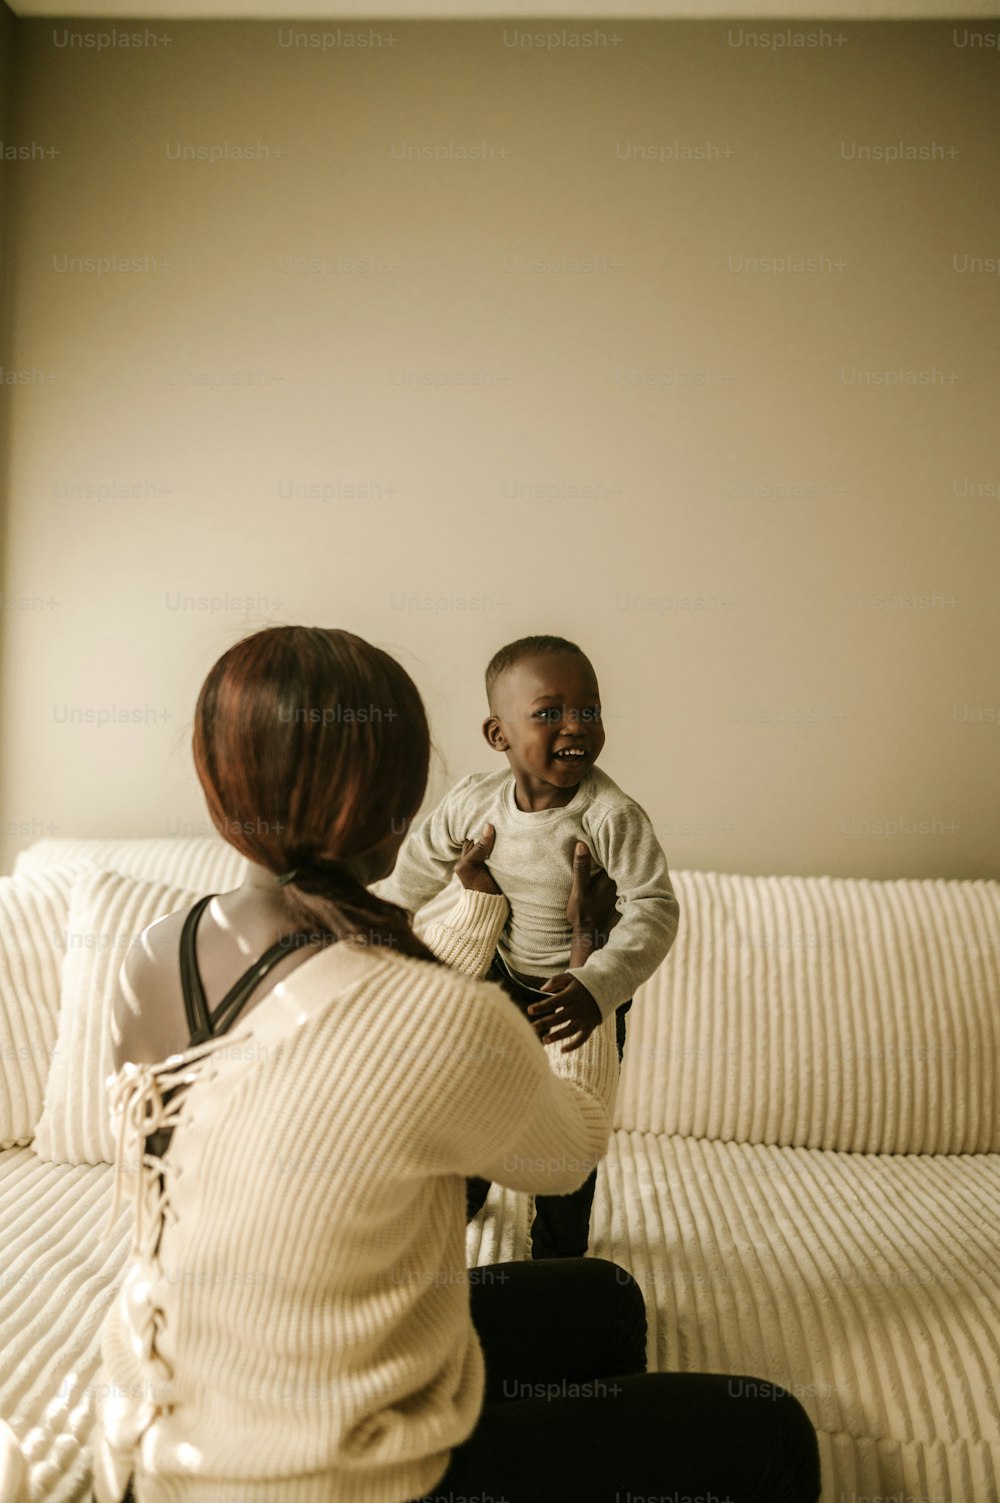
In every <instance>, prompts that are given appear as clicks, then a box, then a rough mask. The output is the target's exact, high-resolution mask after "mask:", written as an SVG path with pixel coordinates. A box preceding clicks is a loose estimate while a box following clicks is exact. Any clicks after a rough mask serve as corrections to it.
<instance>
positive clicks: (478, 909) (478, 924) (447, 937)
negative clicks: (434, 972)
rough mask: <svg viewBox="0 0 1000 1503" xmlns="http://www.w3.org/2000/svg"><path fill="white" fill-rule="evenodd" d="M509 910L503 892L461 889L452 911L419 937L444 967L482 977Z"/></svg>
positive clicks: (429, 925)
mask: <svg viewBox="0 0 1000 1503" xmlns="http://www.w3.org/2000/svg"><path fill="white" fill-rule="evenodd" d="M509 911H510V909H509V905H508V903H507V899H506V898H505V897H504V895H503V893H502V892H474V891H473V890H472V889H471V888H468V887H463V888H462V890H461V892H460V894H459V896H458V899H457V900H456V902H455V906H454V908H452V909H451V911H450V912H449V913H448V914H447V915H446V917H445V918H444V919H443V920H441V921H439V922H438V923H434V924H428V925H427V927H426V929H424V930H423V931H422V933H421V936H420V937H421V938H422V939H423V941H424V943H425V944H426V945H427V946H428V948H429V949H431V950H433V951H434V954H435V955H436V956H437V957H438V959H439V960H443V961H444V962H445V964H446V965H450V966H453V967H454V968H455V969H456V970H459V971H464V973H465V974H466V975H467V976H484V975H485V974H486V972H487V971H488V970H489V968H490V962H491V961H492V959H493V954H494V951H495V950H496V945H497V940H498V939H499V938H500V933H501V930H502V929H503V926H504V924H505V923H506V922H507V914H508V912H509Z"/></svg>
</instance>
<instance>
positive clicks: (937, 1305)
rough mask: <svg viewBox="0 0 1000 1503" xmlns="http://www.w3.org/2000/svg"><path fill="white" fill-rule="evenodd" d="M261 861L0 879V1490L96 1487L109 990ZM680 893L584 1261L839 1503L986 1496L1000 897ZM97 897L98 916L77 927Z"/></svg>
mask: <svg viewBox="0 0 1000 1503" xmlns="http://www.w3.org/2000/svg"><path fill="white" fill-rule="evenodd" d="M241 871H242V862H241V859H240V858H239V856H238V855H237V854H236V853H235V852H234V851H233V850H232V849H231V848H230V847H228V846H227V845H225V844H224V843H223V842H221V841H218V840H215V839H203V838H186V839H149V840H110V841H109V840H96V839H94V840H78V841H72V840H63V839H58V840H53V839H47V840H41V841H38V842H36V844H34V845H33V846H31V847H29V848H28V849H27V850H25V851H24V852H22V853H21V855H20V856H19V858H18V860H17V863H16V866H15V870H14V873H13V875H12V876H11V877H8V878H2V879H0V889H2V891H0V952H2V953H0V1144H2V1145H3V1148H2V1152H0V1419H2V1420H3V1421H6V1424H7V1426H8V1427H9V1428H8V1430H7V1431H6V1434H7V1441H8V1449H7V1454H6V1459H5V1460H4V1462H3V1463H2V1464H0V1477H5V1478H6V1479H7V1481H6V1484H4V1483H3V1482H2V1481H0V1498H2V1497H3V1487H4V1485H6V1487H7V1490H8V1494H9V1497H10V1498H14V1497H17V1498H19V1499H21V1500H31V1503H42V1500H46V1503H73V1500H78V1499H84V1498H86V1497H87V1496H88V1478H89V1466H90V1451H89V1442H90V1436H91V1431H92V1427H93V1422H94V1400H95V1394H96V1392H97V1386H98V1384H99V1383H100V1373H99V1363H98V1339H99V1328H100V1324H101V1320H102V1317H103V1315H104V1312H105V1310H106V1309H107V1307H108V1304H109V1301H110V1299H111V1297H112V1293H113V1291H114V1288H115V1285H116V1281H117V1280H118V1278H119V1276H120V1274H121V1271H122V1268H123V1265H124V1261H125V1258H126V1255H127V1247H128V1238H129V1226H130V1215H131V1212H130V1209H129V1207H127V1206H126V1207H125V1208H124V1209H123V1210H122V1212H121V1213H120V1214H119V1216H118V1218H117V1220H116V1221H115V1222H114V1223H113V1224H112V1225H111V1227H110V1232H109V1235H107V1236H105V1237H104V1238H103V1239H102V1237H101V1233H102V1230H104V1228H105V1226H106V1223H107V1221H108V1212H109V1206H110V1200H111V1188H112V1186H111V1182H112V1168H111V1164H110V1162H108V1161H107V1160H108V1159H110V1158H111V1157H112V1156H113V1145H112V1147H111V1148H110V1149H109V1148H108V1146H107V1145H108V1139H107V1136H106V1128H105V1124H104V1123H103V1122H101V1121H99V1120H97V1119H96V1118H94V1116H93V1112H92V1111H91V1115H90V1117H88V1116H87V1111H88V1110H90V1109H89V1108H85V1106H84V1105H83V1104H81V1102H80V1101H79V1100H77V1097H76V1095H75V1094H74V1093H77V1092H79V1091H80V1090H81V1089H82V1087H81V1084H80V1083H81V1081H84V1080H85V1079H91V1080H92V1079H93V1078H94V1077H95V1072H99V1071H100V1070H101V1069H103V1068H104V1065H105V1064H106V1057H105V1055H103V1054H102V1053H101V1050H102V1049H103V1048H104V1047H105V1046H104V1044H102V1043H101V1041H100V1040H99V1039H98V1038H97V1035H98V1034H99V1033H100V1031H101V1028H102V1027H103V1023H100V1024H99V1023H98V1022H97V1021H95V1020H96V1019H99V1018H102V1017H104V1016H105V1014H106V1007H107V998H106V996H104V997H103V1000H102V997H101V996H98V995H97V994H98V993H105V992H106V991H107V986H108V978H109V977H110V976H112V975H113V973H114V971H116V969H117V965H118V964H119V963H120V947H121V945H122V943H123V942H124V940H125V939H130V938H131V936H132V934H134V933H135V932H137V928H136V926H139V927H141V926H142V924H144V923H146V922H148V921H149V911H150V904H153V905H155V904H156V903H157V902H161V903H164V902H169V901H172V905H173V906H179V904H180V901H181V900H182V899H184V897H185V894H188V893H192V892H193V893H202V892H208V891H220V890H225V889H226V888H227V887H230V886H234V885H235V884H236V883H237V882H238V881H239V880H240V874H241ZM108 873H122V874H125V875H124V876H122V877H112V876H109V875H107V874H108ZM673 879H674V883H675V888H676V891H677V895H678V899H679V902H680V905H681V911H682V918H681V931H680V934H679V936H678V939H677V942H676V944H675V946H674V949H673V951H672V952H671V954H670V955H669V956H668V957H667V960H666V961H665V962H664V964H663V966H662V967H661V968H660V970H659V971H658V972H657V974H656V975H655V976H654V977H653V978H652V979H651V980H650V981H649V982H648V983H647V984H646V985H645V986H644V987H643V988H642V989H641V990H640V992H639V993H638V994H637V997H636V1001H635V1006H634V1007H633V1009H632V1011H631V1013H630V1015H629V1036H628V1042H627V1044H626V1049H625V1060H624V1065H623V1070H622V1077H621V1082H620V1088H619V1094H618V1102H617V1106H616V1116H615V1123H614V1132H613V1135H612V1139H611V1144H610V1147H609V1150H608V1153H607V1156H606V1158H605V1159H604V1160H603V1162H602V1164H601V1168H600V1171H599V1176H598V1185H597V1191H596V1195H595V1200H594V1211H593V1222H592V1239H591V1249H590V1250H591V1252H592V1253H593V1254H594V1255H597V1256H601V1257H607V1258H613V1259H614V1260H616V1261H617V1262H618V1263H620V1264H622V1265H624V1266H625V1267H626V1268H628V1269H630V1270H631V1271H632V1273H633V1274H634V1275H635V1277H636V1278H637V1279H638V1281H639V1283H640V1285H641V1286H642V1289H643V1291H644V1293H645V1296H646V1301H647V1306H648V1310H649V1364H650V1366H651V1367H652V1368H657V1369H666V1368H670V1369H677V1370H705V1371H716V1372H729V1373H734V1374H736V1373H739V1374H748V1373H749V1374H754V1375H756V1377H758V1378H759V1380H760V1381H761V1383H763V1384H765V1385H768V1386H767V1387H766V1388H765V1389H764V1390H763V1391H764V1392H765V1393H767V1392H777V1391H779V1390H781V1389H787V1390H790V1391H791V1392H792V1393H793V1394H795V1395H796V1397H798V1398H799V1399H800V1401H801V1402H802V1404H803V1405H804V1406H805V1408H806V1410H807V1411H808V1413H809V1415H810V1417H811V1418H812V1420H813V1423H814V1424H815V1426H816V1429H817V1432H818V1434H819V1441H820V1450H821V1456H822V1463H823V1470H824V1479H825V1483H824V1492H823V1500H824V1503H872V1500H881V1503H889V1500H891V1503H908V1500H920V1503H990V1500H994V1503H995V1500H998V1499H1000V1271H998V1256H997V1254H998V1250H1000V1080H998V1074H1000V1064H998V1059H1000V1050H998V1044H1000V883H998V882H989V881H944V880H924V881H918V880H896V881H872V880H867V879H861V878H856V879H855V878H851V879H848V878H831V877H822V876H817V877H790V876H766V877H754V876H737V875H727V874H723V873H714V872H700V871H678V872H675V873H674V874H673ZM102 883H103V884H104V885H103V886H102V885H101V884H102ZM95 884H96V886H95ZM157 884H158V885H157ZM94 891H99V892H101V893H103V894H104V895H105V899H106V909H105V910H102V912H103V913H104V915H105V916H104V917H103V918H100V919H99V920H94V919H86V918H84V919H83V920H81V918H80V914H79V913H78V912H77V908H76V907H75V906H74V905H75V904H78V899H79V895H80V894H81V893H83V892H91V893H93V892H94ZM109 894H110V895H111V896H110V897H109V896H108V895H109ZM136 894H138V895H139V896H138V897H137V896H136ZM451 897H452V894H451V893H446V894H443V895H442V896H441V898H439V899H436V900H435V906H437V905H440V907H441V908H444V907H445V906H447V903H448V902H450V900H451ZM112 898H113V899H114V901H113V903H112V902H111V899H112ZM140 899H141V901H140ZM108 904H111V907H110V908H109V907H108V906H107V905H108ZM144 905H145V906H144ZM111 908H113V910H114V911H113V912H112V911H111ZM160 911H168V910H167V909H165V908H164V909H161V910H160ZM74 914H76V917H75V918H74ZM88 925H89V927H88ZM102 925H104V926H105V927H104V928H102V927H101V926H102ZM112 931H113V933H112ZM112 937H113V939H114V943H115V945H116V946H117V947H118V948H117V951H116V952H115V953H114V955H113V958H112V957H111V956H110V955H108V956H106V959H105V961H104V962H100V961H99V960H95V959H94V957H95V955H96V956H97V957H100V955H101V954H102V952H103V948H109V947H110V944H111V938H112ZM105 941H107V942H108V946H107V947H105V946H104V942H105ZM88 946H89V950H88ZM98 964H103V965H104V969H103V971H102V972H101V975H100V979H98V973H97V972H96V971H95V970H94V966H95V965H98ZM88 967H89V970H88ZM74 988H75V992H74V1000H72V1003H71V1000H70V998H69V996H68V992H69V991H72V990H73V989H74ZM88 988H89V991H88ZM81 989H82V992H83V993H84V1003H85V1004H86V1006H91V1004H93V1010H92V1011H91V1012H89V1013H87V1012H84V1013H79V1015H78V1016H76V1018H75V1021H74V1022H73V1024H72V1027H70V1026H69V1023H68V1022H67V1011H68V1009H69V1008H70V1006H71V1005H72V1006H73V1007H76V1008H77V1009H79V1005H80V999H79V997H78V996H76V993H79V992H80V991H81ZM101 1008H104V1009H105V1013H102V1012H101ZM81 1017H83V1018H84V1022H83V1023H81V1022H80V1018H81ZM73 1029H76V1032H75V1033H74V1031H73ZM81 1029H82V1030H83V1031H82V1032H81ZM97 1078H98V1079H99V1078H100V1077H99V1073H98V1076H97ZM57 1097H58V1100H57V1099H56V1098H57ZM43 1107H44V1110H42V1108H43ZM4 1121H6V1127H4V1126H3V1123H4ZM5 1132H6V1137H4V1133H5ZM102 1155H103V1157H102ZM529 1209H530V1208H529V1205H528V1201H527V1197H525V1196H524V1195H521V1194H517V1193H514V1192H510V1191H506V1190H504V1189H502V1188H501V1187H498V1186H494V1187H493V1189H492V1191H491V1194H490V1199H489V1200H488V1202H487V1204H486V1206H485V1207H484V1209H483V1210H482V1211H481V1212H480V1215H479V1216H478V1218H477V1219H476V1221H475V1222H474V1223H473V1224H472V1225H471V1226H470V1227H469V1231H468V1257H469V1262H470V1265H472V1264H476V1263H484V1262H491V1261H496V1260H500V1259H506V1258H512V1257H523V1256H525V1254H526V1250H527V1246H528V1242H527V1238H528V1225H529ZM11 1437H14V1438H15V1439H16V1442H17V1454H16V1455H15V1454H14V1448H13V1444H12V1440H11ZM18 1469H20V1471H21V1474H22V1481H21V1482H20V1483H19V1484H15V1482H14V1481H13V1478H14V1477H15V1475H16V1473H17V1471H18ZM661 1480H662V1482H663V1483H664V1485H665V1486H666V1484H667V1483H668V1482H669V1479H666V1478H665V1479H661ZM3 1503H7V1499H3Z"/></svg>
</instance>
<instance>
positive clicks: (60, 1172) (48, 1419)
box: [0, 1148, 132, 1503]
mask: <svg viewBox="0 0 1000 1503" xmlns="http://www.w3.org/2000/svg"><path fill="white" fill-rule="evenodd" d="M112 1178H113V1171H112V1169H111V1168H110V1167H109V1166H108V1165H107V1164H103V1165H101V1166H99V1167H96V1168H95V1167H90V1166H83V1167H75V1166H73V1165H69V1164H46V1163H43V1162H42V1160H41V1159H39V1158H38V1156H37V1155H36V1154H35V1153H34V1152H33V1151H32V1150H31V1149H30V1148H13V1149H10V1150H9V1151H8V1152H6V1153H0V1248H2V1254H0V1415H2V1416H3V1418H4V1419H5V1420H6V1421H7V1423H8V1424H9V1425H10V1427H11V1429H12V1430H13V1431H14V1434H15V1435H16V1436H17V1437H18V1439H19V1441H20V1442H21V1449H22V1450H23V1452H24V1455H25V1460H26V1463H27V1472H28V1482H29V1490H28V1494H27V1503H83V1500H84V1499H87V1500H88V1503H89V1496H90V1493H89V1479H90V1471H91V1452H90V1439H91V1431H92V1430H93V1427H94V1420H95V1416H96V1412H97V1411H96V1400H97V1398H98V1394H97V1392H96V1391H95V1384H96V1383H97V1381H98V1378H97V1374H98V1367H99V1364H100V1344H99V1333H100V1326H101V1321H102V1320H103V1319H104V1316H105V1314H106V1312H107V1309H108V1306H109V1305H110V1303H111V1300H112V1298H113V1296H114V1292H115V1289H116V1288H117V1285H118V1281H119V1278H120V1277H121V1273H122V1269H123V1268H124V1266H125V1258H126V1254H127V1252H128V1244H129V1237H130V1234H131V1225H132V1216H131V1209H130V1207H128V1206H126V1207H125V1208H124V1209H123V1211H122V1214H121V1217H120V1219H119V1221H117V1222H116V1223H115V1227H114V1230H113V1234H112V1235H111V1236H110V1237H109V1238H108V1240H107V1241H106V1242H101V1241H100V1240H99V1238H100V1235H101V1232H102V1230H103V1228H104V1226H105V1224H106V1222H107V1219H108V1211H109V1210H110V1208H111V1189H112ZM18 1503H21V1500H20V1499H19V1500H18Z"/></svg>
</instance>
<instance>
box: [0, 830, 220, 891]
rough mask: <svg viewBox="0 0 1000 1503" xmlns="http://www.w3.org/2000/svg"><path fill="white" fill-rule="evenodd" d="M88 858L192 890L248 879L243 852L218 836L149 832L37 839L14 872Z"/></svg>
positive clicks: (92, 862)
mask: <svg viewBox="0 0 1000 1503" xmlns="http://www.w3.org/2000/svg"><path fill="white" fill-rule="evenodd" d="M80 861H85V862H87V863H88V864H89V865H90V866H101V867H106V868H107V869H109V870H111V871H116V872H125V873H126V874H127V875H128V876H130V877H141V878H144V879H146V880H152V881H156V882H172V883H173V884H174V886H175V887H188V888H190V889H191V891H192V892H196V893H199V894H200V893H205V892H228V891H229V890H230V889H231V888H233V887H238V886H239V884H240V883H241V882H242V880H243V872H244V870H245V867H246V863H245V861H244V859H243V857H242V856H241V855H240V853H239V851H237V850H234V849H233V847H232V846H231V845H229V844H228V843H227V842H226V841H225V840H222V839H221V838H217V837H215V836H211V835H208V836H200V835H199V836H192V837H190V838H187V839H177V838H174V837H171V836H150V837H149V838H146V839H143V838H141V837H137V838H136V839H134V840H97V839H93V840H89V839H79V840H73V839H70V838H69V837H51V838H47V839H45V840H36V841H35V843H34V844H33V845H30V846H28V847H27V849H26V850H23V851H21V852H20V853H19V855H18V857H17V859H16V861H15V862H14V875H15V876H20V875H21V874H22V873H23V872H28V871H37V870H39V868H43V867H49V866H58V865H64V864H65V863H66V862H80Z"/></svg>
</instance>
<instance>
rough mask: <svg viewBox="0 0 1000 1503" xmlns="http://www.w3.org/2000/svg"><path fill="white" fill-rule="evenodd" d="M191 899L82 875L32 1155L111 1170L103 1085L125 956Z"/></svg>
mask: <svg viewBox="0 0 1000 1503" xmlns="http://www.w3.org/2000/svg"><path fill="white" fill-rule="evenodd" d="M197 896H198V894H197V893H193V892H189V891H188V890H187V889H185V888H183V887H174V886H171V885H169V884H167V883H165V882H140V881H138V880H137V879H136V878H134V877H128V876H125V875H124V873H122V872H109V871H100V870H98V869H95V870H93V871H87V872H85V873H84V874H83V875H82V876H81V877H80V878H79V880H78V881H77V882H76V884H75V886H74V888H73V893H72V898H71V901H70V910H69V920H68V924H67V930H66V955H65V959H64V961H63V971H62V1004H61V1007H60V1011H59V1033H58V1038H57V1041H56V1047H55V1054H54V1058H53V1061H52V1068H51V1070H50V1071H49V1078H48V1082H47V1084H46V1088H45V1110H44V1111H43V1112H42V1115H41V1118H40V1119H39V1122H38V1126H37V1129H36V1133H35V1150H36V1152H37V1153H38V1155H39V1157H40V1158H42V1159H45V1160H47V1161H49V1162H54V1163H64V1164H99V1163H111V1162H112V1161H113V1159H114V1142H113V1139H112V1134H111V1126H110V1121H109V1116H108V1098H107V1084H106V1083H107V1079H108V1076H109V1075H111V1074H113V1073H114V1060H113V1056H112V1047H111V1016H112V1008H113V1004H114V997H115V993H116V990H117V986H118V973H119V971H120V970H121V965H122V961H123V960H124V958H125V952H126V950H127V949H128V948H129V946H130V945H131V944H132V943H133V942H134V941H135V940H136V939H137V938H138V936H139V935H140V934H141V933H142V931H143V929H145V928H146V927H147V925H149V924H151V923H153V922H154V920H155V919H158V918H162V917H164V915H165V914H168V913H173V912H175V911H176V910H177V909H178V908H189V907H190V906H191V904H192V903H193V902H194V901H195V899H196V898H197Z"/></svg>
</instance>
